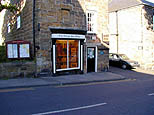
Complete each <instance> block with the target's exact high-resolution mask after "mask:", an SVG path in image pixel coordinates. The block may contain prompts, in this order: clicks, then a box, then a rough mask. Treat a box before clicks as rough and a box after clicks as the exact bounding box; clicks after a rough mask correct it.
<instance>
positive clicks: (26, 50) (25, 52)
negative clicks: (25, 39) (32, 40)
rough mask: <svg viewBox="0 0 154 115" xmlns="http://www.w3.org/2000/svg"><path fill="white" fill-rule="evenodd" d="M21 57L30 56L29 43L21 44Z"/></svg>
mask: <svg viewBox="0 0 154 115" xmlns="http://www.w3.org/2000/svg"><path fill="white" fill-rule="evenodd" d="M19 51H20V57H21V58H29V57H30V52H29V44H20V48H19Z"/></svg>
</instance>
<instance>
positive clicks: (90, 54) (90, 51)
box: [87, 47, 95, 72]
mask: <svg viewBox="0 0 154 115" xmlns="http://www.w3.org/2000/svg"><path fill="white" fill-rule="evenodd" d="M87 72H95V47H88V48H87Z"/></svg>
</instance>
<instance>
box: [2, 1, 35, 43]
mask: <svg viewBox="0 0 154 115" xmlns="http://www.w3.org/2000/svg"><path fill="white" fill-rule="evenodd" d="M13 2H14V3H15V4H16V5H17V6H18V8H19V9H20V11H17V12H16V13H11V12H9V11H7V12H6V14H5V16H4V19H5V20H4V24H3V34H2V35H3V37H4V38H5V42H6V41H11V40H26V41H29V42H31V44H33V28H32V24H33V22H32V17H33V16H32V14H33V12H32V11H33V9H32V4H33V2H32V0H26V1H25V2H24V0H14V1H13ZM17 16H21V27H20V28H19V29H17V22H16V20H17ZM8 23H10V24H11V32H10V33H8V32H7V24H8Z"/></svg>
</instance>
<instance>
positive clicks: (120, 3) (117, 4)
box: [109, 0, 154, 12]
mask: <svg viewBox="0 0 154 115" xmlns="http://www.w3.org/2000/svg"><path fill="white" fill-rule="evenodd" d="M140 4H145V5H149V6H152V7H154V3H152V2H149V1H147V0H112V1H111V2H110V3H109V12H113V11H117V10H120V9H124V8H128V7H133V6H137V5H140Z"/></svg>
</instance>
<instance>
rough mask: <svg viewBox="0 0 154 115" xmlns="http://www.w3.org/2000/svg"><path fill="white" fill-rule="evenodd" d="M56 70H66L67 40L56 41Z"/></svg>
mask: <svg viewBox="0 0 154 115" xmlns="http://www.w3.org/2000/svg"><path fill="white" fill-rule="evenodd" d="M56 68H57V69H66V68H67V40H57V41H56Z"/></svg>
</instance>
